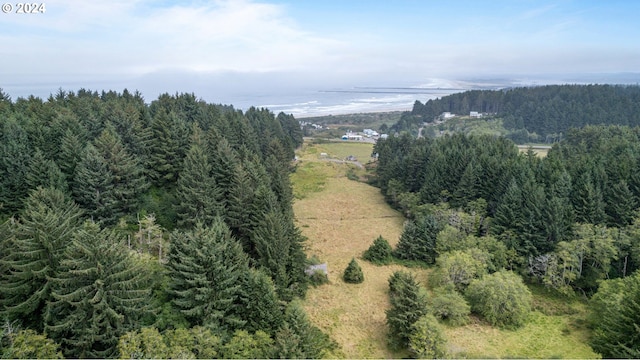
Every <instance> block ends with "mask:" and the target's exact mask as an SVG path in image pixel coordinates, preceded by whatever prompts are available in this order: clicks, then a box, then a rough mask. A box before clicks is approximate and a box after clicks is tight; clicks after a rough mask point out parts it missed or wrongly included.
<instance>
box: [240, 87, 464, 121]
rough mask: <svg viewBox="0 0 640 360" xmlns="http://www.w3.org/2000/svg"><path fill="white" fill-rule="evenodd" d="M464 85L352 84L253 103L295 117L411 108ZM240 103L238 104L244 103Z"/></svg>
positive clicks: (457, 90) (452, 91)
mask: <svg viewBox="0 0 640 360" xmlns="http://www.w3.org/2000/svg"><path fill="white" fill-rule="evenodd" d="M459 91H464V90H462V89H420V88H351V89H338V90H315V91H314V90H309V91H306V92H300V93H296V94H290V95H286V94H284V95H282V96H280V97H277V98H276V97H274V98H271V99H258V100H260V101H259V103H258V104H256V103H255V100H256V99H253V101H254V103H253V104H252V105H254V106H256V105H257V106H258V107H266V108H268V109H269V110H271V111H273V112H274V113H276V114H277V113H279V112H281V111H282V112H284V113H287V114H293V115H294V116H295V117H296V118H304V117H310V116H321V115H340V114H353V113H362V112H382V111H408V110H411V109H412V107H413V104H414V103H415V101H416V100H419V101H421V102H425V101H427V100H429V99H435V98H438V97H442V96H445V95H448V94H451V93H454V92H459ZM242 105H243V104H242V103H239V104H238V106H237V107H240V108H241V107H242Z"/></svg>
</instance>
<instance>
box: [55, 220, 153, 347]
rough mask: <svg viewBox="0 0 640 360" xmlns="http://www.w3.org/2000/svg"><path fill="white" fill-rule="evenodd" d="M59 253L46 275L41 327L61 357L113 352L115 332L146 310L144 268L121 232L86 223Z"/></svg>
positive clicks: (131, 325)
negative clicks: (48, 285)
mask: <svg viewBox="0 0 640 360" xmlns="http://www.w3.org/2000/svg"><path fill="white" fill-rule="evenodd" d="M64 257H65V259H64V260H62V261H61V263H60V265H61V271H59V272H58V273H57V274H55V275H54V276H53V277H52V279H51V282H52V299H51V301H49V302H48V303H47V310H46V313H45V332H46V333H47V334H48V335H49V336H51V337H52V338H53V339H54V340H56V341H57V342H59V343H60V344H61V345H62V348H63V352H64V354H65V356H66V357H73V358H107V357H113V356H115V355H116V351H117V344H118V339H119V338H120V336H122V335H123V334H125V333H126V332H127V331H131V330H133V329H135V328H137V327H138V326H139V321H140V319H141V318H142V317H143V316H144V315H145V313H146V312H147V311H148V310H149V305H148V304H149V296H150V294H151V286H150V284H149V283H150V282H149V279H148V275H147V271H146V269H144V268H143V267H142V262H140V261H137V260H135V259H134V258H133V257H132V255H131V254H130V253H129V252H128V251H126V245H125V242H124V241H123V239H122V238H121V237H120V236H118V235H117V234H116V233H115V232H114V231H112V230H108V229H102V230H101V229H100V227H99V226H98V225H97V224H95V223H91V222H87V223H85V224H84V226H83V227H82V229H80V230H79V231H77V232H76V233H75V235H74V236H73V240H72V242H71V244H69V246H68V247H67V249H66V251H65V256H64Z"/></svg>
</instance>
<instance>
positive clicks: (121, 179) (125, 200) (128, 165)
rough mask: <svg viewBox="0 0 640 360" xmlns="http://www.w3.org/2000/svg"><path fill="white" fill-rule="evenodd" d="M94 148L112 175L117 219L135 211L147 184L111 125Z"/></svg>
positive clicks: (135, 162)
mask: <svg viewBox="0 0 640 360" xmlns="http://www.w3.org/2000/svg"><path fill="white" fill-rule="evenodd" d="M95 147H96V150H97V151H98V153H99V154H100V155H101V157H102V158H103V159H104V163H105V164H106V165H107V168H108V170H109V172H110V173H111V174H112V179H113V182H112V186H113V188H112V190H113V196H114V200H115V203H114V210H115V212H116V214H117V215H118V217H120V216H123V215H126V214H129V213H130V212H132V210H134V209H136V207H137V205H138V198H139V197H140V195H141V194H142V193H143V192H144V191H146V190H147V188H148V186H149V184H148V183H147V180H146V178H145V175H144V173H143V172H142V167H141V166H140V164H139V162H138V160H137V159H136V158H134V157H133V156H131V155H130V154H129V153H128V152H127V149H126V148H125V146H124V145H123V144H122V141H121V140H120V138H119V137H118V134H116V132H115V129H114V128H113V125H111V124H107V127H106V128H105V130H104V131H103V132H102V134H101V135H100V136H99V137H98V138H97V139H96V141H95Z"/></svg>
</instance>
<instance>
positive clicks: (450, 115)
mask: <svg viewBox="0 0 640 360" xmlns="http://www.w3.org/2000/svg"><path fill="white" fill-rule="evenodd" d="M454 116H456V114H452V113H450V112H448V111H447V112H443V113H442V114H441V115H440V117H441V118H443V119H450V118H452V117H454Z"/></svg>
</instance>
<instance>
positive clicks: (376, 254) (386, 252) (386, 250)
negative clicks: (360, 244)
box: [362, 235, 393, 265]
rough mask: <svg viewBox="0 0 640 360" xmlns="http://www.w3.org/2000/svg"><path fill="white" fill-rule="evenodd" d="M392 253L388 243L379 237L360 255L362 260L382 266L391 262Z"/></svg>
mask: <svg viewBox="0 0 640 360" xmlns="http://www.w3.org/2000/svg"><path fill="white" fill-rule="evenodd" d="M392 252H393V249H392V248H391V245H389V242H388V241H387V240H386V239H385V238H383V237H382V235H380V236H378V238H377V239H375V240H373V244H371V246H369V248H368V249H367V250H366V251H365V252H364V254H362V258H363V259H365V260H367V261H370V262H372V263H374V264H380V265H383V264H388V263H389V262H390V261H391V258H392V257H391V254H392Z"/></svg>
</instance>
